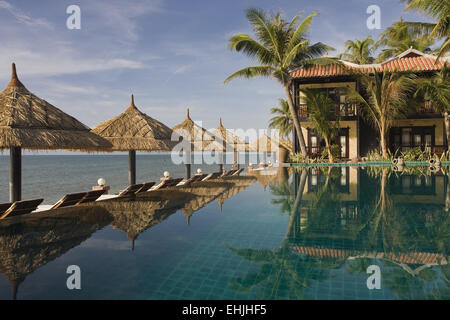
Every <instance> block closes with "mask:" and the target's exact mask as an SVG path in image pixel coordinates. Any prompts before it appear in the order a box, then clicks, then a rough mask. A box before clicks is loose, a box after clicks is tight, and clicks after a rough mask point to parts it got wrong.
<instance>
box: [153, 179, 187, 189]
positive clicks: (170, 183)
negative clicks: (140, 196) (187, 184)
mask: <svg viewBox="0 0 450 320" xmlns="http://www.w3.org/2000/svg"><path fill="white" fill-rule="evenodd" d="M182 180H183V178H175V179H168V180H163V181H162V182H161V183H160V184H158V185H157V186H154V187H153V188H151V189H150V191H154V190H161V189H166V188H170V187H175V186H176V185H177V184H179V183H180V182H181V181H182Z"/></svg>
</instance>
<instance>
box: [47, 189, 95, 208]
mask: <svg viewBox="0 0 450 320" xmlns="http://www.w3.org/2000/svg"><path fill="white" fill-rule="evenodd" d="M85 196H86V192H80V193H72V194H66V195H65V196H64V197H62V198H61V199H60V200H59V201H58V202H56V203H55V204H54V206H53V207H51V208H50V210H53V209H57V208H64V207H69V206H75V205H77V204H78V203H79V202H80V201H81V200H83V198H84V197H85Z"/></svg>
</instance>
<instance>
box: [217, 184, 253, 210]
mask: <svg viewBox="0 0 450 320" xmlns="http://www.w3.org/2000/svg"><path fill="white" fill-rule="evenodd" d="M226 182H228V183H232V184H233V186H232V187H231V188H228V189H227V190H226V191H225V192H223V193H222V194H221V195H220V196H218V197H217V202H218V203H219V206H220V211H222V209H223V204H224V203H225V201H226V200H227V199H229V198H231V197H233V196H235V195H237V194H238V193H239V192H241V191H244V190H245V189H246V188H247V187H249V186H250V185H252V184H253V183H255V182H256V178H255V177H253V176H239V177H227V178H226Z"/></svg>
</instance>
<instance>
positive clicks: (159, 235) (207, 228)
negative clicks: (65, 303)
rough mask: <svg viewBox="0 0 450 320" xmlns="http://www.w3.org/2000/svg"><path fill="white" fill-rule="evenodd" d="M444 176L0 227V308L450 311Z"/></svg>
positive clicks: (229, 189) (304, 174)
mask: <svg viewBox="0 0 450 320" xmlns="http://www.w3.org/2000/svg"><path fill="white" fill-rule="evenodd" d="M446 171H447V168H443V169H442V170H441V171H439V172H438V173H430V172H429V171H428V168H417V167H416V168H414V169H408V171H406V170H405V171H404V172H402V173H398V172H392V171H391V170H390V169H389V168H387V167H377V168H357V167H344V168H333V169H329V168H316V169H309V170H307V171H302V169H301V168H299V169H298V170H297V169H296V170H293V169H289V171H288V170H287V169H279V170H278V171H277V170H273V171H265V172H264V174H257V176H256V179H254V180H249V179H246V178H243V179H237V180H234V181H233V182H232V183H231V182H230V183H229V184H227V185H226V186H222V187H221V188H216V189H214V190H212V191H211V192H210V194H208V192H207V193H206V194H203V195H202V196H197V198H195V197H194V198H191V199H187V198H186V199H178V200H168V201H165V202H164V203H163V202H161V201H160V202H158V203H157V204H156V203H153V202H151V201H148V200H146V201H143V200H136V201H134V202H132V201H130V202H129V203H128V202H125V203H123V204H121V205H117V204H116V205H113V204H111V205H110V206H109V207H108V206H105V207H104V208H103V209H102V210H93V211H92V212H91V211H89V210H88V209H84V211H83V212H77V213H69V214H61V215H55V216H53V217H47V218H45V219H37V220H34V221H29V222H21V223H5V222H2V223H1V224H0V255H1V260H0V274H1V276H0V298H2V299H11V298H12V297H13V295H14V294H15V295H16V297H17V299H449V298H450V284H449V281H450V267H449V265H448V264H447V262H448V259H449V249H450V247H449V245H450V214H449V211H448V208H449V207H450V190H449V188H448V183H449V180H448V177H447V174H446ZM175 202H176V203H175ZM188 221H189V224H188ZM132 249H134V250H132ZM69 265H78V266H79V267H80V270H81V290H69V289H67V286H66V281H67V278H68V277H69V275H68V274H67V273H66V269H67V267H68V266H69ZM369 266H377V267H379V269H380V275H381V278H380V289H369V288H368V285H367V280H368V277H369V276H371V274H370V273H368V272H367V269H368V267H369ZM15 289H16V291H15V292H14V290H15Z"/></svg>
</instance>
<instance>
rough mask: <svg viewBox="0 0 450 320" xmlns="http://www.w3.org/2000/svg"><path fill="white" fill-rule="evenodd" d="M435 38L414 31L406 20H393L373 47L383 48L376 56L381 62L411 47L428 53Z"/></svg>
mask: <svg viewBox="0 0 450 320" xmlns="http://www.w3.org/2000/svg"><path fill="white" fill-rule="evenodd" d="M434 42H435V40H434V39H433V38H430V37H429V36H428V35H421V34H418V33H417V32H414V30H412V29H411V28H410V26H409V24H408V22H405V21H403V20H402V19H400V21H397V22H394V23H393V24H392V25H391V26H390V27H389V28H387V29H386V30H385V31H384V32H383V33H381V34H380V37H379V39H378V41H377V43H376V44H375V48H376V49H378V48H385V49H383V50H382V51H381V53H380V54H379V56H378V59H377V60H378V61H379V62H383V61H385V60H387V59H389V58H392V57H395V56H398V55H399V54H401V53H403V52H405V51H406V50H408V49H410V48H413V49H416V50H418V51H421V52H425V53H430V52H431V51H432V49H431V46H432V45H433V44H434Z"/></svg>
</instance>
